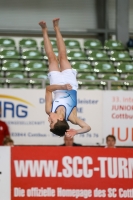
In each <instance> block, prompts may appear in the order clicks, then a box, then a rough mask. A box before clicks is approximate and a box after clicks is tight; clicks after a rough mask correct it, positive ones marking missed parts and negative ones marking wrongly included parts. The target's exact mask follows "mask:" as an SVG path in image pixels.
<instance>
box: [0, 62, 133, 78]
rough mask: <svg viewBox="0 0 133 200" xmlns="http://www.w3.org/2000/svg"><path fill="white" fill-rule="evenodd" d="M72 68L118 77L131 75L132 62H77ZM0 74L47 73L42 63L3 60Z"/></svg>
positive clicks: (78, 70) (45, 64)
mask: <svg viewBox="0 0 133 200" xmlns="http://www.w3.org/2000/svg"><path fill="white" fill-rule="evenodd" d="M71 65H72V68H74V69H76V70H77V72H78V73H91V74H104V73H105V74H106V73H115V74H116V73H117V74H120V75H122V76H123V75H124V74H125V75H128V74H133V62H131V63H128V62H123V63H119V65H117V66H115V65H114V64H113V63H112V62H95V64H94V65H92V63H90V62H85V61H81V62H80V61H77V62H71ZM0 71H1V72H2V73H1V74H3V75H4V74H6V73H7V72H24V71H25V72H28V73H30V72H41V73H44V72H48V64H47V63H46V62H45V61H44V62H43V61H29V60H28V61H27V62H26V63H25V64H24V63H23V62H20V61H17V60H12V61H9V60H3V62H2V65H1V66H0Z"/></svg>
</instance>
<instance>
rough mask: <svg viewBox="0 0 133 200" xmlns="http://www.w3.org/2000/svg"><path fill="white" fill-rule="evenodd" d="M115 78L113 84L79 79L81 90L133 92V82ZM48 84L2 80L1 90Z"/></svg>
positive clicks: (41, 81)
mask: <svg viewBox="0 0 133 200" xmlns="http://www.w3.org/2000/svg"><path fill="white" fill-rule="evenodd" d="M113 78H115V76H112V79H111V82H110V81H106V80H99V79H94V77H93V76H88V80H87V79H86V80H80V79H78V80H79V81H78V83H79V89H100V90H106V89H112V90H133V81H131V82H126V81H116V80H114V79H113ZM48 84H49V81H48V80H46V79H45V80H44V79H42V80H41V79H34V78H32V79H31V78H30V79H11V78H9V79H0V88H45V86H46V85H48Z"/></svg>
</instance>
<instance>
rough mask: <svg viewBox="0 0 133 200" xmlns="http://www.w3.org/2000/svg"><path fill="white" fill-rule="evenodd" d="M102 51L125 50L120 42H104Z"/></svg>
mask: <svg viewBox="0 0 133 200" xmlns="http://www.w3.org/2000/svg"><path fill="white" fill-rule="evenodd" d="M104 49H105V50H125V47H124V45H123V44H122V43H121V42H120V41H116V40H105V43H104Z"/></svg>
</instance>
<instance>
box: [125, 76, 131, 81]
mask: <svg viewBox="0 0 133 200" xmlns="http://www.w3.org/2000/svg"><path fill="white" fill-rule="evenodd" d="M125 80H129V81H133V75H127V77H126V78H125Z"/></svg>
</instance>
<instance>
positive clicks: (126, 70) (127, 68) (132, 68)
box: [117, 63, 133, 79]
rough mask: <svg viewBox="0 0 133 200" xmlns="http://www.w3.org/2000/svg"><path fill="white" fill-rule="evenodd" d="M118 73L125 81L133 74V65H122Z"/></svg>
mask: <svg viewBox="0 0 133 200" xmlns="http://www.w3.org/2000/svg"><path fill="white" fill-rule="evenodd" d="M117 72H118V73H119V74H120V76H121V78H124V79H125V78H126V76H127V75H128V74H133V63H120V65H119V66H118V67H117Z"/></svg>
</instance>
